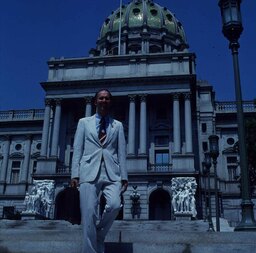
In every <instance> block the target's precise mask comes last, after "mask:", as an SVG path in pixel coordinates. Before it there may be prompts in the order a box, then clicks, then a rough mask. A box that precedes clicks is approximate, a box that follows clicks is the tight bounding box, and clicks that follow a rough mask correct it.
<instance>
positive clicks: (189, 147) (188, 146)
mask: <svg viewBox="0 0 256 253" xmlns="http://www.w3.org/2000/svg"><path fill="white" fill-rule="evenodd" d="M190 97H191V94H190V93H186V94H185V139H186V140H185V141H186V153H192V152H193V150H192V120H191V102H190Z"/></svg>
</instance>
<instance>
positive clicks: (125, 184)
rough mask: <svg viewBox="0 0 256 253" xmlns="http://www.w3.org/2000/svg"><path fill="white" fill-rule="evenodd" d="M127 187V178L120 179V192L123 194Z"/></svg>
mask: <svg viewBox="0 0 256 253" xmlns="http://www.w3.org/2000/svg"><path fill="white" fill-rule="evenodd" d="M127 187H128V181H127V180H122V188H121V194H123V193H124V192H125V191H126V190H127Z"/></svg>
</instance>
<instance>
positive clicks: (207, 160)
mask: <svg viewBox="0 0 256 253" xmlns="http://www.w3.org/2000/svg"><path fill="white" fill-rule="evenodd" d="M203 164H204V167H205V170H206V173H207V178H208V207H209V212H208V223H209V229H208V231H211V232H212V231H214V227H213V223H212V204H211V177H210V174H211V173H210V169H211V166H212V162H211V156H210V153H209V152H206V153H204V163H203Z"/></svg>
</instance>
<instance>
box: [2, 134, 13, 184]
mask: <svg viewBox="0 0 256 253" xmlns="http://www.w3.org/2000/svg"><path fill="white" fill-rule="evenodd" d="M5 138H6V140H5V143H4V150H3V163H2V168H1V170H0V183H5V182H6V174H7V169H8V161H9V153H10V144H11V138H10V136H9V135H6V136H5Z"/></svg>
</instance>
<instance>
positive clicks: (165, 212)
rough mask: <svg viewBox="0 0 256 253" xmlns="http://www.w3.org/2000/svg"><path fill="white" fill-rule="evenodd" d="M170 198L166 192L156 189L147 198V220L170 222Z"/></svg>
mask: <svg viewBox="0 0 256 253" xmlns="http://www.w3.org/2000/svg"><path fill="white" fill-rule="evenodd" d="M170 219H171V198H170V195H169V193H168V192H167V191H165V190H163V189H157V190H155V191H154V192H152V193H151V195H150V197H149V220H170Z"/></svg>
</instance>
